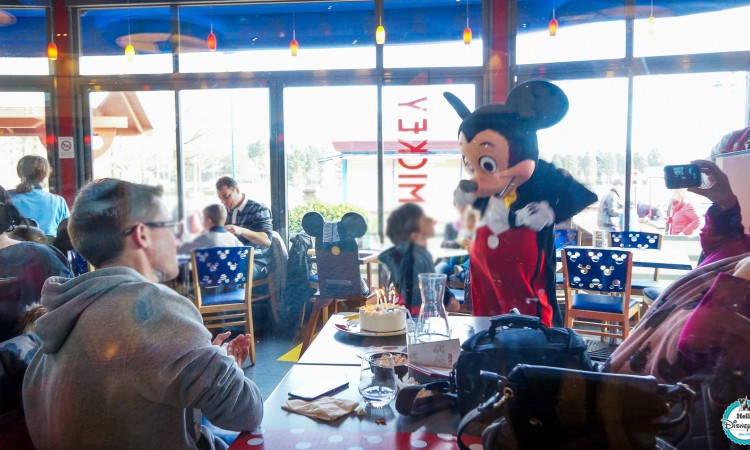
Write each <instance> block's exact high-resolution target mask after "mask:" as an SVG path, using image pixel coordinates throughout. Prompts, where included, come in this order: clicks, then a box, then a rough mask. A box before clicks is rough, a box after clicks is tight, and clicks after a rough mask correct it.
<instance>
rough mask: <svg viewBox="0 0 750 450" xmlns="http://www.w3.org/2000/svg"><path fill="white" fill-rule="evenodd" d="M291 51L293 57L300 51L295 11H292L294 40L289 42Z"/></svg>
mask: <svg viewBox="0 0 750 450" xmlns="http://www.w3.org/2000/svg"><path fill="white" fill-rule="evenodd" d="M289 51H290V52H291V53H292V56H297V51H299V42H297V23H296V22H295V17H294V11H292V40H291V42H289Z"/></svg>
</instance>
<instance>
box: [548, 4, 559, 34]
mask: <svg viewBox="0 0 750 450" xmlns="http://www.w3.org/2000/svg"><path fill="white" fill-rule="evenodd" d="M558 26H559V24H558V23H557V19H555V8H552V20H550V21H549V35H550V36H556V35H557V28H558Z"/></svg>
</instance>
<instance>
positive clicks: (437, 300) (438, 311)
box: [417, 273, 451, 342]
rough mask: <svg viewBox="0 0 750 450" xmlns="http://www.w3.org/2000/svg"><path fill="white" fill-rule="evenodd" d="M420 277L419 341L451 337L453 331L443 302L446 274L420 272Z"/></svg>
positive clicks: (432, 340) (440, 339)
mask: <svg viewBox="0 0 750 450" xmlns="http://www.w3.org/2000/svg"><path fill="white" fill-rule="evenodd" d="M418 277H419V290H420V292H421V294H422V307H421V308H420V310H419V319H418V320H417V341H419V342H434V341H442V340H447V339H450V335H451V331H450V327H449V326H448V316H447V314H446V313H445V305H444V304H443V294H444V293H445V281H446V279H447V277H446V275H445V274H442V273H420V274H419V275H418Z"/></svg>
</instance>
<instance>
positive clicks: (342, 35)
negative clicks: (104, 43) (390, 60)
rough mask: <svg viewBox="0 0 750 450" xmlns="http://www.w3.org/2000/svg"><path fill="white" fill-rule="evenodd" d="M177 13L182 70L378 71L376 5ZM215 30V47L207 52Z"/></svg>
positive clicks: (248, 7) (256, 6)
mask: <svg viewBox="0 0 750 450" xmlns="http://www.w3.org/2000/svg"><path fill="white" fill-rule="evenodd" d="M179 11H180V30H181V34H180V71H181V72H231V71H264V70H271V71H276V70H315V69H327V70H331V69H360V68H373V67H375V39H374V37H373V33H374V31H375V28H374V25H373V23H374V21H373V11H374V4H373V2H368V1H364V2H361V1H360V2H333V3H330V2H329V3H317V2H312V3H298V4H289V3H282V4H254V5H223V6H194V7H193V6H185V7H180V10H179ZM212 30H213V31H212ZM212 32H213V37H214V38H215V42H216V48H215V50H213V51H209V49H208V43H207V41H208V36H209V34H210V33H212ZM292 39H295V40H296V41H297V46H298V47H297V55H296V56H292V54H291V50H290V45H291V42H292Z"/></svg>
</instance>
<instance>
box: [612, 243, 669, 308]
mask: <svg viewBox="0 0 750 450" xmlns="http://www.w3.org/2000/svg"><path fill="white" fill-rule="evenodd" d="M609 246H610V247H612V248H617V247H619V248H633V249H636V248H637V249H640V250H660V249H661V234H658V233H645V232H642V231H613V232H610V233H609ZM631 281H632V283H631V286H630V288H631V293H632V294H633V295H642V296H645V297H646V298H647V299H648V300H649V303H650V302H652V301H654V300H655V299H656V297H653V298H652V296H650V295H646V294H647V292H651V291H653V292H657V293H661V292H662V291H663V290H664V289H666V287H667V285H668V284H665V283H662V282H659V269H654V275H653V277H648V278H645V277H634V278H633V279H632V280H631ZM657 297H658V294H657Z"/></svg>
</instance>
